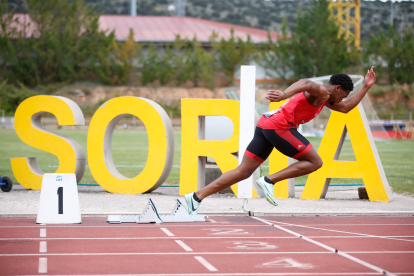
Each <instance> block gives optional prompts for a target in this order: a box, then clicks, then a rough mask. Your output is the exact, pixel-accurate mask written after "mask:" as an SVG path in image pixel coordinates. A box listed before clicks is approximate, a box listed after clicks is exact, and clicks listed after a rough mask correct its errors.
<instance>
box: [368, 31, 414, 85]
mask: <svg viewBox="0 0 414 276" xmlns="http://www.w3.org/2000/svg"><path fill="white" fill-rule="evenodd" d="M364 62H365V65H366V67H369V66H371V65H374V66H375V67H376V69H377V71H378V74H379V76H380V77H388V82H389V83H390V84H392V83H394V82H400V83H410V82H413V81H414V74H413V71H414V39H413V31H412V30H411V29H410V28H407V29H406V30H405V32H404V35H403V36H401V34H400V33H398V32H395V31H394V28H393V27H392V26H391V25H390V26H389V28H388V31H387V32H385V31H384V30H382V29H381V30H380V33H379V35H378V36H375V35H373V34H371V40H370V41H369V42H368V43H367V44H366V47H365V55H364Z"/></svg>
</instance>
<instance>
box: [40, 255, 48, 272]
mask: <svg viewBox="0 0 414 276" xmlns="http://www.w3.org/2000/svg"><path fill="white" fill-rule="evenodd" d="M38 272H39V273H47V258H39V270H38Z"/></svg>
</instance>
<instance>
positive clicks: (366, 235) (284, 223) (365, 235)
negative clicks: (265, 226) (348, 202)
mask: <svg viewBox="0 0 414 276" xmlns="http://www.w3.org/2000/svg"><path fill="white" fill-rule="evenodd" d="M267 221H270V222H274V223H279V224H283V225H288V226H296V227H303V228H310V229H316V230H323V231H331V232H338V233H345V234H353V235H360V236H363V237H370V238H381V239H389V240H397V241H408V242H414V240H406V239H397V238H389V237H385V236H376V235H369V234H362V233H355V232H348V231H341V230H333V229H326V228H319V227H311V226H305V225H300V224H291V223H286V222H279V221H274V220H267Z"/></svg>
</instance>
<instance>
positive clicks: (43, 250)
mask: <svg viewBox="0 0 414 276" xmlns="http://www.w3.org/2000/svg"><path fill="white" fill-rule="evenodd" d="M39 252H40V253H46V252H47V242H46V241H41V242H40V243H39Z"/></svg>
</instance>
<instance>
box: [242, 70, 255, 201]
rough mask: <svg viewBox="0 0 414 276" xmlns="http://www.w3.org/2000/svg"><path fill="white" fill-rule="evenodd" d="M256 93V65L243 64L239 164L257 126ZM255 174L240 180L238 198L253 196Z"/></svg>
mask: <svg viewBox="0 0 414 276" xmlns="http://www.w3.org/2000/svg"><path fill="white" fill-rule="evenodd" d="M255 93H256V66H246V65H242V66H241V75H240V132H239V164H240V163H241V162H242V160H243V154H244V152H245V151H246V148H247V146H248V145H249V143H250V142H251V141H252V139H253V136H254V127H255V120H254V115H255V112H256V110H255ZM252 189H253V175H252V176H250V177H249V178H247V179H245V180H242V181H240V182H239V184H238V187H237V197H238V198H252V196H253V193H252Z"/></svg>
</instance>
